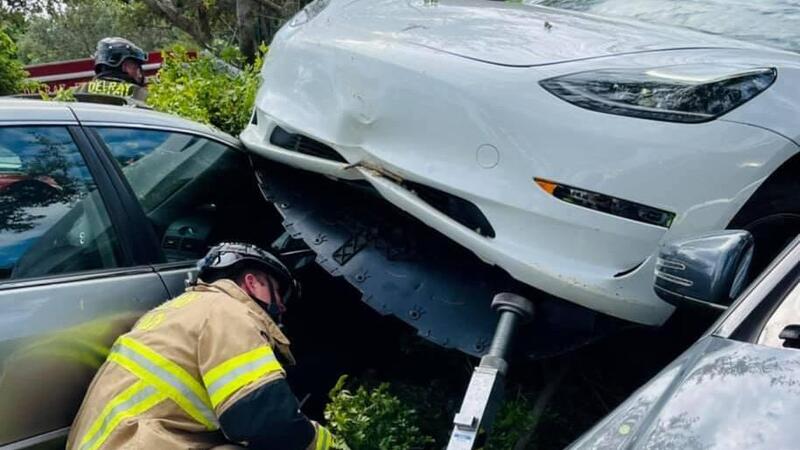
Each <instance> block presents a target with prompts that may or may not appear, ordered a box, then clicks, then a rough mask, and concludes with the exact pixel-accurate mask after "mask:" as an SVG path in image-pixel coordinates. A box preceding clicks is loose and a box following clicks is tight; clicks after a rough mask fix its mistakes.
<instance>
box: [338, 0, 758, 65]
mask: <svg viewBox="0 0 800 450" xmlns="http://www.w3.org/2000/svg"><path fill="white" fill-rule="evenodd" d="M326 21H327V25H329V26H333V27H349V28H351V29H354V30H353V31H356V30H357V31H358V32H361V33H365V34H368V35H370V37H371V38H372V39H378V40H383V41H387V40H389V41H390V40H396V41H401V42H405V43H410V44H416V45H420V46H424V47H427V48H431V49H435V50H438V51H443V52H447V53H450V54H453V55H458V56H462V57H465V58H470V59H474V60H478V61H483V62H487V63H492V64H500V65H509V66H536V65H543V64H553V63H558V62H565V61H574V60H578V59H585V58H593V57H600V56H609V55H617V54H623V53H635V52H644V51H656V50H667V49H678V48H703V47H727V48H753V47H757V46H756V45H754V44H747V43H742V42H739V41H735V40H730V39H726V38H722V37H719V36H716V35H712V34H707V33H701V32H697V31H691V30H685V29H678V28H669V27H664V26H656V25H649V24H642V23H640V22H628V21H624V20H615V19H608V18H602V17H598V16H592V15H589V14H583V13H577V12H572V11H563V10H556V9H552V8H547V7H541V6H533V5H523V4H513V3H506V2H495V1H489V0H438V1H437V0H408V1H397V0H355V1H352V2H349V3H345V4H343V5H342V6H341V7H340V8H339V11H336V13H334V14H328V15H327V19H326ZM498 30H502V32H500V33H499V32H498ZM361 33H358V34H361Z"/></svg>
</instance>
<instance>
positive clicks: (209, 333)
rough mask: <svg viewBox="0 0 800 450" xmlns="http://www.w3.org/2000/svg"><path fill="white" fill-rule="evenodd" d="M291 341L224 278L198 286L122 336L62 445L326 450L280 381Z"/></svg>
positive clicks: (324, 435)
mask: <svg viewBox="0 0 800 450" xmlns="http://www.w3.org/2000/svg"><path fill="white" fill-rule="evenodd" d="M282 363H284V364H294V358H293V357H292V354H291V352H290V351H289V340H288V339H287V338H286V336H284V334H283V333H282V332H281V330H280V329H279V328H278V326H277V325H276V324H275V323H274V322H273V321H272V320H271V319H270V317H269V315H267V313H266V312H265V311H264V310H263V309H262V308H261V307H260V306H259V305H258V304H257V303H256V301H255V300H253V299H251V298H250V296H249V295H247V293H245V292H244V291H243V290H242V289H241V288H239V286H237V285H236V284H235V283H234V282H232V281H230V280H219V281H217V282H215V283H213V284H204V283H198V285H197V286H195V287H193V288H190V289H187V291H186V292H185V293H184V294H183V295H181V296H179V297H176V298H175V299H173V300H170V301H168V302H166V303H164V304H163V305H161V306H159V307H157V308H155V309H153V310H151V311H150V312H148V313H147V314H145V315H144V316H142V317H141V318H140V319H139V321H138V322H137V323H136V325H135V326H134V328H133V330H131V331H130V332H129V333H127V334H124V335H122V336H120V337H119V338H118V339H117V341H116V342H115V344H114V346H113V347H112V349H111V352H110V354H109V355H108V358H107V359H106V362H105V363H104V364H103V365H102V366H101V368H100V370H99V371H98V373H97V375H96V376H95V378H94V380H93V381H92V384H91V385H90V386H89V390H88V392H87V394H86V397H85V398H84V401H83V404H82V405H81V408H80V410H79V411H78V415H77V417H76V418H75V422H74V423H73V425H72V429H71V430H70V434H69V438H68V441H67V449H80V450H96V449H189V448H191V449H207V448H211V447H214V446H216V445H222V444H225V443H228V442H234V443H238V444H241V445H245V446H248V447H251V448H269V449H298V450H302V449H309V450H327V449H328V448H329V447H330V445H331V435H330V433H329V432H328V431H327V430H326V429H325V428H323V427H322V426H320V425H318V424H316V423H314V422H312V421H310V420H308V419H307V418H306V417H305V416H304V415H303V414H302V413H300V411H299V406H298V403H297V400H296V398H295V397H294V395H293V394H292V392H291V390H290V389H289V386H288V384H287V383H286V379H285V371H284V369H283V366H282V365H281V364H282Z"/></svg>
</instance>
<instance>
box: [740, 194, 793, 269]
mask: <svg viewBox="0 0 800 450" xmlns="http://www.w3.org/2000/svg"><path fill="white" fill-rule="evenodd" d="M798 192H800V183H796V182H786V183H780V184H777V185H773V186H767V187H766V189H765V190H763V191H759V192H757V193H756V195H754V196H753V197H752V198H751V199H750V200H749V201H748V202H747V204H746V205H745V207H744V208H742V210H741V211H739V213H738V214H737V215H736V217H734V219H733V220H732V221H731V224H730V226H729V227H728V228H731V229H740V230H747V231H749V232H750V233H751V234H752V235H753V239H754V240H755V251H754V253H753V263H752V265H751V268H750V278H751V279H752V278H755V277H756V276H758V274H760V273H761V271H763V270H764V268H766V266H767V265H768V264H769V263H770V262H772V260H773V259H774V258H775V257H776V256H777V255H778V253H780V252H781V250H783V249H784V247H786V245H787V244H788V243H789V242H791V240H792V239H794V238H795V237H796V236H797V235H798V234H800V195H798V194H797V193H798Z"/></svg>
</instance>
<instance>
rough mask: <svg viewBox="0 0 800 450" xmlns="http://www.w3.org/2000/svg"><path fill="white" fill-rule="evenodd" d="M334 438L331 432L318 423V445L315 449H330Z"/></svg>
mask: <svg viewBox="0 0 800 450" xmlns="http://www.w3.org/2000/svg"><path fill="white" fill-rule="evenodd" d="M332 440H333V437H332V436H331V432H330V431H328V430H327V429H326V428H325V427H323V426H322V425H317V445H316V446H315V449H314V450H328V449H329V448H331V444H332V442H331V441H332Z"/></svg>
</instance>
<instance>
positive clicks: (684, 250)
mask: <svg viewBox="0 0 800 450" xmlns="http://www.w3.org/2000/svg"><path fill="white" fill-rule="evenodd" d="M753 247H754V244H753V236H752V235H750V233H748V232H747V231H741V230H728V231H720V232H715V233H712V234H706V235H702V236H697V237H693V238H687V239H682V240H678V241H674V242H669V243H667V244H665V245H663V246H662V247H661V250H660V251H659V254H658V259H657V260H656V269H655V272H656V273H655V286H654V288H655V291H656V294H658V296H659V297H661V298H662V299H664V300H665V301H667V302H669V303H671V304H672V305H675V306H678V307H681V306H686V305H692V306H700V307H704V308H708V309H713V310H717V311H723V310H725V309H727V308H728V306H729V305H730V304H731V302H732V301H733V299H735V298H736V297H738V296H739V294H741V293H742V291H743V290H744V288H745V282H746V281H747V271H748V269H749V267H750V261H751V260H752V259H753Z"/></svg>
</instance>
